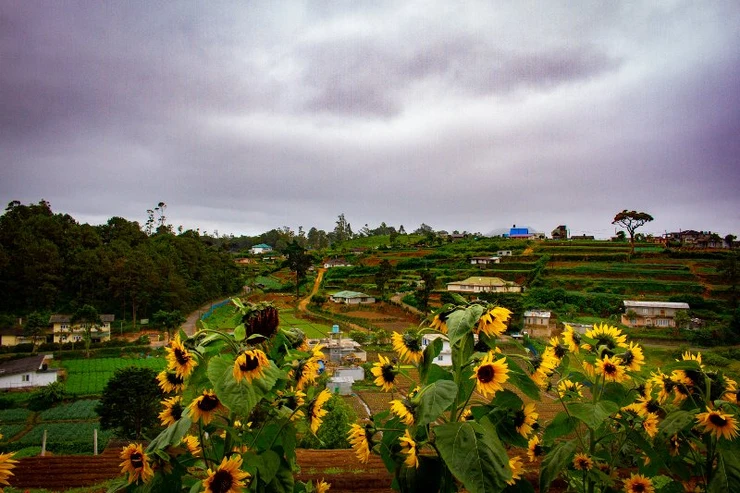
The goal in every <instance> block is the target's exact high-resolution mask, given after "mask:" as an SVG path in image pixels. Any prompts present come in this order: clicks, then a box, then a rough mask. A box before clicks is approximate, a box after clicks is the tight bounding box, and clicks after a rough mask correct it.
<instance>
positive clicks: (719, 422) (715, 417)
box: [709, 414, 727, 428]
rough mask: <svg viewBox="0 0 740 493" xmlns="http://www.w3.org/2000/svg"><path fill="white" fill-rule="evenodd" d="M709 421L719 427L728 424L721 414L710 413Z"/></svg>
mask: <svg viewBox="0 0 740 493" xmlns="http://www.w3.org/2000/svg"><path fill="white" fill-rule="evenodd" d="M709 422H710V423H712V424H713V425H714V426H717V427H720V428H721V427H723V426H725V425H726V424H727V420H726V419H725V418H723V417H722V416H720V415H719V414H710V415H709Z"/></svg>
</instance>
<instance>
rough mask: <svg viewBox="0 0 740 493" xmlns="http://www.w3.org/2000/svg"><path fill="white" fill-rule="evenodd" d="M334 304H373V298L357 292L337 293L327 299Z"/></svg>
mask: <svg viewBox="0 0 740 493" xmlns="http://www.w3.org/2000/svg"><path fill="white" fill-rule="evenodd" d="M329 299H330V300H332V301H333V302H334V303H344V304H346V305H360V304H372V303H375V297H373V296H370V295H369V294H365V293H359V292H357V291H339V292H338V293H334V294H333V295H331V296H330V297H329Z"/></svg>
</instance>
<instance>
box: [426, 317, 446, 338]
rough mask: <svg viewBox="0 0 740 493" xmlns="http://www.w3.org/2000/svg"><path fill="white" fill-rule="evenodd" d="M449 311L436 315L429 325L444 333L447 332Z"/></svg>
mask: <svg viewBox="0 0 740 493" xmlns="http://www.w3.org/2000/svg"><path fill="white" fill-rule="evenodd" d="M448 315H449V313H445V312H440V313H438V314H436V315H435V316H434V318H433V319H432V323H430V324H429V326H430V327H431V328H433V329H436V330H438V331H440V332H441V333H443V334H446V333H447V316H448Z"/></svg>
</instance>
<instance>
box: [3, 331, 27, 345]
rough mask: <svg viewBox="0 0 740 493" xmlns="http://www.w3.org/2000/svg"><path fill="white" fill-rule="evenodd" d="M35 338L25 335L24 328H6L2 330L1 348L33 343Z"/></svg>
mask: <svg viewBox="0 0 740 493" xmlns="http://www.w3.org/2000/svg"><path fill="white" fill-rule="evenodd" d="M32 342H33V337H27V336H25V335H23V328H22V327H4V328H2V329H0V346H17V345H18V344H25V343H32Z"/></svg>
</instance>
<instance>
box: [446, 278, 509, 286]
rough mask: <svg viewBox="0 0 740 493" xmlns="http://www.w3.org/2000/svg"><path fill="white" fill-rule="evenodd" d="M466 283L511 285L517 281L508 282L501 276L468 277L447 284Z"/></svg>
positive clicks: (465, 284) (473, 284) (466, 284)
mask: <svg viewBox="0 0 740 493" xmlns="http://www.w3.org/2000/svg"><path fill="white" fill-rule="evenodd" d="M450 284H454V285H456V286H457V285H464V286H511V285H514V284H515V283H513V282H506V281H504V280H503V279H501V278H500V277H468V278H467V279H465V280H464V281H454V282H448V283H447V285H450Z"/></svg>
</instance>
